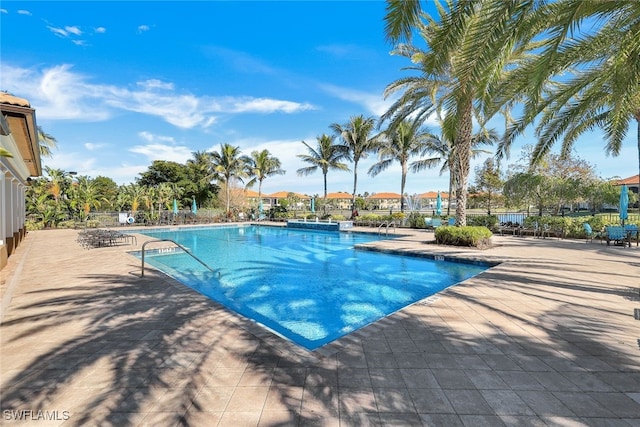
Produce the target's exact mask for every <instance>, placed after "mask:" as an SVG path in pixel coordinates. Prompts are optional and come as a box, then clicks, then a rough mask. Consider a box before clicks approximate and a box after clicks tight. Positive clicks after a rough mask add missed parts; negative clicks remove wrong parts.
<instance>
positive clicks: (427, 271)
mask: <svg viewBox="0 0 640 427" xmlns="http://www.w3.org/2000/svg"><path fill="white" fill-rule="evenodd" d="M141 234H145V235H148V236H152V237H154V238H157V239H171V240H174V241H176V242H178V243H180V244H181V245H183V246H185V247H187V248H188V249H189V250H190V251H191V252H192V253H193V254H194V255H196V256H197V257H198V258H200V259H201V260H203V261H204V262H205V263H206V264H207V265H209V266H211V267H212V268H213V269H214V270H215V273H214V272H211V271H209V270H207V269H206V268H205V267H204V266H202V265H201V264H200V263H198V262H197V261H195V260H194V259H193V258H192V257H190V256H189V255H187V254H185V253H184V252H182V251H179V250H178V251H175V252H161V251H157V250H156V251H154V250H153V246H151V247H149V248H148V249H147V250H146V252H145V262H147V263H149V264H151V265H153V266H154V267H156V268H158V269H160V270H162V271H164V272H165V273H167V274H169V275H170V276H172V277H174V278H175V279H177V280H178V281H180V282H182V283H184V284H185V285H187V286H189V287H191V288H193V289H195V290H196V291H198V292H200V293H202V294H204V295H206V296H207V297H209V298H211V299H213V300H215V301H217V302H219V303H221V304H223V305H224V306H226V307H228V308H230V309H232V310H234V311H236V312H237V313H240V314H242V315H243V316H245V317H248V318H250V319H253V320H255V321H257V322H259V323H261V324H263V325H265V326H266V327H268V328H270V329H271V330H273V331H275V332H276V333H278V334H280V335H282V336H284V337H286V338H288V339H290V340H292V341H293V342H295V343H297V344H299V345H301V346H303V347H305V348H307V349H310V350H313V349H316V348H318V347H320V346H322V345H324V344H327V343H329V342H331V341H333V340H335V339H337V338H339V337H341V336H344V335H346V334H348V333H350V332H352V331H354V330H356V329H359V328H361V327H363V326H365V325H367V324H369V323H371V322H374V321H376V320H378V319H380V318H382V317H385V316H387V315H389V314H391V313H393V312H395V311H397V310H399V309H401V308H403V307H405V306H407V305H410V304H412V303H414V302H416V301H419V300H421V299H423V298H426V297H428V296H430V295H433V294H435V293H437V292H438V291H441V290H443V289H445V288H447V287H449V286H451V285H454V284H456V283H459V282H461V281H463V280H466V279H468V278H469V277H472V276H474V275H476V274H478V273H480V272H482V271H484V270H486V269H487V268H488V266H486V265H476V264H465V263H458V262H448V261H433V260H429V259H425V258H418V257H410V256H401V255H392V254H384V253H380V252H375V251H363V250H358V249H355V248H354V245H356V244H358V243H365V242H369V241H372V240H378V239H380V237H379V236H378V235H375V234H361V233H344V232H318V231H300V230H294V229H289V228H280V227H267V226H240V227H209V228H193V229H189V228H183V229H173V230H159V229H158V230H148V231H145V232H143V233H141ZM157 246H160V245H157ZM137 255H138V256H140V253H138V254H137Z"/></svg>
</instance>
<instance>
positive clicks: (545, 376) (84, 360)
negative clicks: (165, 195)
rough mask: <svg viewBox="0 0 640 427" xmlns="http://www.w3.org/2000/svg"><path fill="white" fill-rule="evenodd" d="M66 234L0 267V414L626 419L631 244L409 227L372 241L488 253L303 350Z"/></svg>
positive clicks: (633, 282) (299, 420) (280, 420)
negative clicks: (481, 240) (450, 277)
mask: <svg viewBox="0 0 640 427" xmlns="http://www.w3.org/2000/svg"><path fill="white" fill-rule="evenodd" d="M357 229H362V228H361V227H358V228H357ZM371 231H376V230H371ZM77 233H78V231H77V230H52V231H36V232H30V233H29V234H28V235H27V237H26V239H25V240H24V242H23V243H22V245H21V246H20V247H19V248H18V250H17V251H16V253H15V254H14V255H13V256H12V257H10V258H9V264H8V265H7V267H6V268H5V269H3V270H2V271H0V292H1V295H0V296H1V297H2V306H1V307H0V308H1V309H2V313H1V320H2V324H1V328H0V345H1V347H0V372H1V383H0V387H1V388H0V393H1V395H0V407H1V411H0V417H2V418H1V419H2V421H0V424H1V425H3V426H18V425H29V426H31V425H35V426H49V425H51V426H57V425H64V426H75V425H77V426H80V425H83V426H85V425H86V426H89V425H90V426H110V425H111V426H134V425H143V426H174V425H188V426H207V427H209V426H215V425H220V426H233V427H237V426H296V425H299V426H315V425H317V426H366V425H372V426H419V425H426V426H446V427H450V426H474V427H478V426H491V427H494V426H500V425H505V426H563V427H567V426H638V425H640V347H639V345H640V320H636V319H634V310H640V248H639V247H637V246H636V245H635V244H634V245H633V246H632V247H631V248H629V247H627V248H622V247H607V246H606V244H605V245H602V244H600V243H598V242H597V241H594V242H592V243H590V244H585V242H584V240H558V239H555V238H554V239H534V238H532V237H526V238H521V237H513V236H504V237H502V236H494V237H493V241H494V244H495V246H494V247H493V248H491V249H487V250H475V249H464V248H451V247H440V246H437V245H435V244H433V243H428V242H430V241H431V240H433V233H432V232H429V231H424V230H414V231H410V232H408V233H407V234H406V235H403V237H401V238H397V239H393V240H385V241H380V242H377V243H375V245H376V246H377V247H378V248H381V249H384V250H397V251H412V252H418V253H423V254H431V255H441V256H445V257H460V258H467V259H474V260H484V261H489V262H501V264H500V265H498V266H496V267H493V268H491V269H490V270H487V271H486V272H483V273H481V274H479V275H477V276H475V277H473V278H471V279H469V280H467V281H465V282H463V283H461V284H459V285H457V286H454V287H452V288H449V289H448V290H446V291H444V292H441V293H439V294H437V295H435V296H433V297H430V298H428V299H426V300H423V301H420V302H418V303H416V304H413V305H412V306H409V307H407V308H405V309H403V310H400V311H399V312H397V313H395V314H393V315H391V316H389V317H387V318H385V319H382V320H380V321H378V322H376V323H374V324H372V325H369V326H367V327H365V328H363V329H361V330H360V331H357V332H355V333H353V334H351V335H349V336H347V337H344V338H342V339H340V340H338V341H335V342H333V343H330V344H328V345H327V346H325V347H323V348H321V349H319V350H317V351H314V352H310V351H307V350H304V349H302V348H300V347H297V346H295V345H294V344H291V343H289V342H287V341H285V340H283V339H282V338H280V337H278V336H275V335H273V334H271V333H269V332H268V331H266V330H264V329H263V328H261V327H260V326H258V325H255V324H253V323H252V322H250V321H248V320H246V319H244V318H242V317H240V316H238V315H235V314H234V313H231V312H229V311H228V310H226V309H225V308H223V307H221V306H220V305H218V304H216V303H214V302H211V301H209V300H208V299H207V298H205V297H203V296H201V295H199V294H197V293H196V292H194V291H192V290H190V289H189V288H187V287H185V286H182V285H180V284H178V283H176V282H175V281H173V280H172V279H170V278H168V277H166V276H165V275H163V274H161V273H158V272H157V271H156V270H155V269H153V268H152V267H148V268H147V269H146V271H145V277H144V278H141V277H140V260H139V259H137V258H135V257H133V256H132V255H130V254H129V253H128V252H129V251H132V250H139V249H140V246H141V244H142V242H143V241H144V238H138V242H137V245H121V246H113V247H105V248H97V249H90V250H87V249H84V248H82V247H81V246H80V245H79V244H78V243H77V242H76V237H77ZM404 233H405V231H404V230H398V234H404ZM392 234H393V233H392ZM154 247H156V246H154ZM637 317H640V315H637ZM38 411H41V412H38ZM17 418H22V419H23V421H19V420H17Z"/></svg>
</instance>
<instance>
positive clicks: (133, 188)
mask: <svg viewBox="0 0 640 427" xmlns="http://www.w3.org/2000/svg"><path fill="white" fill-rule="evenodd" d="M124 191H125V193H126V194H127V200H128V202H129V203H130V205H131V212H133V214H134V215H135V214H136V212H138V208H139V207H140V203H144V200H145V197H146V190H145V187H143V186H141V185H139V184H133V183H131V184H129V185H127V186H126V187H125V188H124Z"/></svg>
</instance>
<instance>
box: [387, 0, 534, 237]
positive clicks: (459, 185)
mask: <svg viewBox="0 0 640 427" xmlns="http://www.w3.org/2000/svg"><path fill="white" fill-rule="evenodd" d="M392 3H394V4H396V3H395V2H392ZM506 3H508V4H509V7H506V6H504V4H506ZM536 3H537V2H536V1H535V0H530V1H515V0H513V1H497V0H481V1H469V0H465V1H462V0H460V1H457V2H454V1H453V0H451V1H447V2H442V3H441V2H436V4H437V12H438V16H436V17H432V16H430V15H428V14H423V15H421V16H422V20H421V21H420V22H416V23H414V25H416V28H417V30H418V31H419V33H420V35H421V37H422V39H423V40H424V42H425V43H426V45H427V47H428V48H427V49H426V50H422V49H418V48H416V47H413V46H406V45H400V46H398V48H397V49H396V50H395V53H396V54H399V55H402V56H405V57H407V58H408V59H409V60H411V62H412V63H413V64H415V65H414V66H413V67H411V68H410V69H414V70H417V71H419V72H420V73H421V74H420V75H419V76H417V77H409V78H405V79H400V80H398V81H396V82H393V83H392V84H390V85H389V86H387V89H386V91H385V94H386V95H387V96H388V95H389V94H392V93H395V92H397V91H400V90H403V91H404V93H403V94H402V96H401V97H400V98H399V99H398V101H396V102H395V103H394V104H393V105H392V107H391V109H390V112H388V114H386V116H388V117H391V118H393V120H394V121H398V120H401V119H403V118H405V117H407V116H408V115H409V114H412V113H413V114H417V115H418V117H420V118H421V119H425V118H426V117H428V116H429V115H430V114H433V113H434V112H435V111H438V110H439V111H444V112H445V113H446V115H445V117H444V120H443V122H442V123H443V131H444V132H447V133H448V134H451V135H454V138H453V141H454V146H455V150H453V154H454V159H453V162H452V167H451V168H450V170H451V171H452V172H453V174H454V178H455V179H454V182H455V183H456V224H458V225H466V202H467V183H468V178H469V173H470V158H471V145H472V135H473V119H474V116H475V118H476V119H477V121H478V123H480V125H481V126H482V125H483V124H484V123H486V121H488V120H489V119H490V118H491V117H492V116H493V115H494V114H496V113H497V111H496V110H494V107H495V101H496V99H499V97H498V95H497V94H496V92H495V89H496V86H498V85H499V83H500V82H501V81H502V80H503V79H504V78H505V76H506V71H507V70H510V69H511V68H512V67H514V66H517V64H518V63H519V61H522V59H523V58H524V57H525V55H526V54H528V53H529V52H530V51H531V50H532V49H533V48H534V47H535V46H537V45H535V44H533V43H532V42H531V40H532V38H533V36H534V32H533V31H532V30H531V28H530V27H529V26H528V25H524V24H525V23H526V22H527V19H528V17H529V14H530V13H531V11H532V10H534V9H535V6H536ZM504 105H508V103H507V101H504V102H503V106H504ZM498 111H499V110H498Z"/></svg>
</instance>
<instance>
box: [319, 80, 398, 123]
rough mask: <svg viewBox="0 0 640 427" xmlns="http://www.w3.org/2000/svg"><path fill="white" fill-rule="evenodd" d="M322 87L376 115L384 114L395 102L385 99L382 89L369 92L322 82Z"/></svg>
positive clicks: (331, 93) (327, 91) (333, 94)
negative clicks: (378, 91)
mask: <svg viewBox="0 0 640 427" xmlns="http://www.w3.org/2000/svg"><path fill="white" fill-rule="evenodd" d="M320 88H321V89H322V90H324V91H325V92H326V93H328V94H329V95H331V96H334V97H336V98H338V99H342V100H343V101H349V102H353V103H354V104H359V105H361V106H363V107H364V108H365V109H366V110H367V111H368V112H369V113H370V114H373V115H375V116H381V115H382V114H384V113H385V112H386V111H387V110H388V109H389V107H390V106H391V104H392V103H393V101H391V100H388V99H384V97H383V95H382V90H380V93H369V92H363V91H360V90H354V89H349V88H344V87H340V86H336V85H332V84H325V83H323V84H320Z"/></svg>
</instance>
